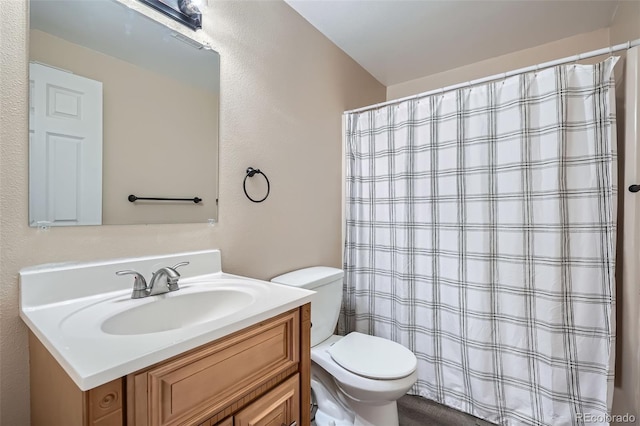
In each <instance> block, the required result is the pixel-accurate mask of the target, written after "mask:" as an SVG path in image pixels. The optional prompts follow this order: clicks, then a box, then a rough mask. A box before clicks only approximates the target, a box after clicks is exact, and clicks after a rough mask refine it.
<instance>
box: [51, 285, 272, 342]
mask: <svg viewBox="0 0 640 426" xmlns="http://www.w3.org/2000/svg"><path fill="white" fill-rule="evenodd" d="M268 294H269V287H268V286H267V285H265V284H263V283H261V282H247V281H244V280H220V281H209V282H197V283H191V284H188V285H186V286H183V287H182V288H181V289H180V290H177V291H172V292H169V293H164V294H160V295H156V296H149V297H144V298H141V299H131V295H130V292H127V293H126V294H124V295H123V294H122V293H120V294H119V295H118V296H115V297H110V298H104V299H101V300H98V301H96V302H95V303H91V304H88V305H86V306H84V307H83V308H81V309H78V310H76V311H74V312H72V313H71V314H69V315H67V316H66V317H65V318H64V319H63V320H62V322H61V323H60V329H61V330H63V331H64V332H67V333H70V334H74V335H79V334H83V335H85V334H87V333H89V334H95V333H104V334H107V335H113V336H134V335H145V334H153V333H162V332H171V331H178V330H185V329H189V328H193V327H197V326H199V325H201V324H205V323H208V322H211V321H215V320H220V319H222V318H225V317H229V316H231V315H234V314H238V313H241V312H242V311H243V310H245V309H246V308H248V307H249V306H251V305H253V304H254V303H255V302H256V300H257V299H259V298H261V297H267V296H268Z"/></svg>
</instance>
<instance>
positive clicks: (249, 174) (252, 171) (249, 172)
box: [242, 167, 271, 203]
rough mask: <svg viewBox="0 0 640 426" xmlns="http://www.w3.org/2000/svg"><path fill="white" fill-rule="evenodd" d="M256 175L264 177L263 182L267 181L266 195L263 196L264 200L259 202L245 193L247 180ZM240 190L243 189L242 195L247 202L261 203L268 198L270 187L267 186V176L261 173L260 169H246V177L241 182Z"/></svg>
mask: <svg viewBox="0 0 640 426" xmlns="http://www.w3.org/2000/svg"><path fill="white" fill-rule="evenodd" d="M256 174H261V175H262V176H264V180H266V181H267V194H266V195H265V196H264V198H262V199H260V200H254V199H253V198H251V197H250V196H249V194H248V193H247V178H250V177H254V176H255V175H256ZM242 189H244V195H246V196H247V198H248V199H249V200H251V201H253V202H254V203H261V202H263V201H264V200H266V199H267V197H268V196H269V192H270V191H271V185H270V184H269V178H268V177H267V175H265V174H264V173H262V172H261V171H260V169H254V168H253V167H249V168H248V169H247V175H246V176H245V177H244V181H243V182H242Z"/></svg>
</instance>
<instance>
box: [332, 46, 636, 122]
mask: <svg viewBox="0 0 640 426" xmlns="http://www.w3.org/2000/svg"><path fill="white" fill-rule="evenodd" d="M636 46H640V38H639V39H636V40H633V41H628V42H626V43H620V44H616V45H615V46H610V47H604V48H602V49H598V50H592V51H591V52H586V53H579V54H577V55H573V56H568V57H566V58H562V59H556V60H555V61H549V62H544V63H542V64H538V65H533V66H530V67H524V68H519V69H517V70H513V71H507V72H503V73H501V74H494V75H491V76H489V77H484V78H480V79H477V80H471V81H467V82H465V83H458V84H454V85H451V86H447V87H443V88H441V89H435V90H429V91H427V92H423V93H418V94H417V95H411V96H407V97H405V98H400V99H394V100H391V101H386V102H380V103H379V104H375V105H369V106H366V107H362V108H356V109H352V110H349V111H345V112H343V113H342V114H343V115H344V114H351V113H354V112H362V111H368V110H371V109H376V108H382V107H385V106H387V105H394V104H399V103H401V102H404V101H408V100H411V99H416V98H422V97H424V96H429V95H433V94H435V93H442V92H448V91H450V90H455V89H460V88H462V87H470V86H475V85H477V84H481V83H488V82H490V81H495V80H500V79H504V78H507V77H511V76H514V75H518V74H524V73H525V72H529V71H538V70H541V69H543V68H550V67H555V66H556V65H562V64H566V63H568V62H575V61H580V60H582V59H588V58H593V57H594V56H600V55H606V54H607V53H613V52H619V51H620V50H628V49H631V48H632V47H636Z"/></svg>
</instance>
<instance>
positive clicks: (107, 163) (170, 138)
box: [29, 30, 218, 225]
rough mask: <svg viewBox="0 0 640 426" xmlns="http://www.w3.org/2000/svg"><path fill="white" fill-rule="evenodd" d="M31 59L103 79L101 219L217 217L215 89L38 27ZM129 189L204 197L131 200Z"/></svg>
mask: <svg viewBox="0 0 640 426" xmlns="http://www.w3.org/2000/svg"><path fill="white" fill-rule="evenodd" d="M185 48H186V49H191V48H190V47H186V45H185ZM29 59H30V60H34V61H38V62H41V63H44V64H47V65H51V66H54V67H57V68H62V69H65V70H68V71H71V72H73V73H74V74H77V75H80V76H83V77H87V78H90V79H92V80H97V81H100V82H102V86H103V93H104V95H103V135H104V140H103V146H104V148H103V171H102V178H103V181H102V183H103V185H102V186H103V194H102V200H103V204H102V223H103V224H106V225H114V224H136V223H137V224H144V223H206V222H207V219H209V218H214V217H215V212H216V206H215V199H216V198H217V189H218V182H217V180H218V173H217V164H218V144H217V139H218V121H217V117H218V93H213V92H209V91H206V90H203V89H202V88H199V87H194V86H191V85H188V84H185V83H184V82H181V81H177V80H175V79H172V78H169V77H166V76H164V75H161V74H158V73H156V72H152V71H150V70H148V69H145V68H141V67H138V66H136V65H133V64H131V63H128V62H125V61H122V60H120V59H117V58H114V57H111V56H107V55H104V54H101V53H99V52H96V51H93V50H90V49H87V48H85V47H82V46H79V45H77V44H73V43H69V42H68V41H66V40H63V39H60V38H57V37H54V36H52V35H51V34H47V33H44V32H42V31H38V30H31V32H30V34H29ZM212 72H213V71H212ZM215 73H216V74H217V70H216V71H215ZM178 105H181V106H182V107H181V108H176V106H178ZM203 117H206V118H205V119H202V118H203ZM129 194H136V195H138V196H140V197H144V196H147V197H151V196H155V197H193V196H198V197H200V198H202V199H203V200H204V201H203V202H202V203H200V204H198V205H195V204H193V203H173V204H167V203H162V204H161V205H159V204H158V203H151V204H149V203H147V204H145V203H136V204H133V203H130V202H129V201H128V200H127V196H128V195H129Z"/></svg>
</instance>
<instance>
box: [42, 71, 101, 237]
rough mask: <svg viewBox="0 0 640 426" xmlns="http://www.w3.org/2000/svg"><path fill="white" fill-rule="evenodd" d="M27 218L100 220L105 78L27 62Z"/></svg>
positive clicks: (56, 222)
mask: <svg viewBox="0 0 640 426" xmlns="http://www.w3.org/2000/svg"><path fill="white" fill-rule="evenodd" d="M29 74H30V93H29V99H30V105H29V157H30V167H29V223H30V224H31V225H36V224H37V222H42V221H44V222H49V223H50V224H51V225H55V226H68V225H99V224H101V223H102V83H101V82H99V81H94V80H90V79H88V78H84V77H80V76H77V75H74V74H72V73H69V72H65V71H61V70H58V69H55V68H51V67H48V66H45V65H41V64H35V63H32V64H30V65H29Z"/></svg>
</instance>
